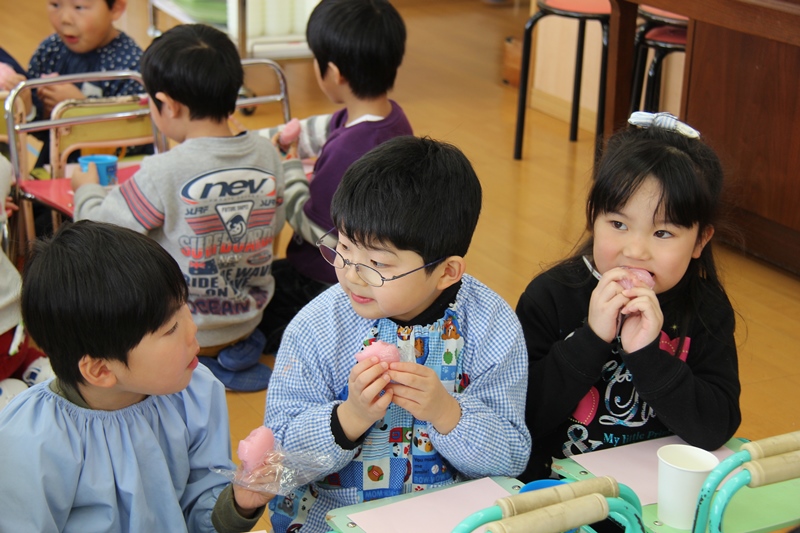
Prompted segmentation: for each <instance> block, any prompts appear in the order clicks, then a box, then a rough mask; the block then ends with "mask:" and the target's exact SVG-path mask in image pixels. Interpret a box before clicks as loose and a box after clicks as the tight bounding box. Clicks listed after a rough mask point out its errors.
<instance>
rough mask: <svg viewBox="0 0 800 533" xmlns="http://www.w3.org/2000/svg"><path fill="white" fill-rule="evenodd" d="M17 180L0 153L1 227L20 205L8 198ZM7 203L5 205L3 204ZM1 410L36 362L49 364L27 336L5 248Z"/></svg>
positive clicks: (1, 256) (1, 264)
mask: <svg viewBox="0 0 800 533" xmlns="http://www.w3.org/2000/svg"><path fill="white" fill-rule="evenodd" d="M12 183H13V171H12V169H11V163H9V162H8V160H7V159H6V158H5V157H3V156H1V155H0V228H2V227H3V225H5V223H6V221H7V220H8V217H9V216H10V215H11V213H12V212H13V211H14V210H16V209H17V206H16V205H15V204H13V203H12V202H11V198H10V197H9V198H7V197H8V194H9V191H10V190H11V184H12ZM3 204H4V205H3ZM0 280H2V282H0V410H2V409H3V407H5V406H6V404H7V403H8V402H9V401H10V400H11V398H13V397H14V396H15V395H16V394H18V393H19V392H21V391H23V390H25V389H26V388H27V387H28V384H27V383H26V382H25V381H23V380H22V378H23V377H25V374H26V372H27V371H28V369H29V368H30V367H31V365H32V364H34V362H37V361H38V364H40V365H42V364H43V365H45V367H46V368H43V370H49V365H48V364H47V359H42V358H44V357H45V355H44V354H43V353H42V352H41V351H40V350H39V349H37V348H36V346H34V345H33V343H32V342H31V341H30V338H28V336H27V335H25V330H24V328H23V326H22V317H21V316H20V311H19V297H20V287H21V283H22V281H21V279H20V276H19V272H18V271H17V268H16V267H15V266H14V265H13V264H12V263H11V261H10V260H9V258H8V256H7V255H6V254H5V251H4V250H0Z"/></svg>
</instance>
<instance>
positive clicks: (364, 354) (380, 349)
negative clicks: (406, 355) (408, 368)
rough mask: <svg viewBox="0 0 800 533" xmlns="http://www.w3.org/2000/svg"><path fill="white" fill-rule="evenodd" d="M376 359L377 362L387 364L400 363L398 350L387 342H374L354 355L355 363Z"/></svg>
mask: <svg viewBox="0 0 800 533" xmlns="http://www.w3.org/2000/svg"><path fill="white" fill-rule="evenodd" d="M373 356H374V357H377V358H378V361H386V362H387V363H399V362H400V350H398V349H397V346H395V345H394V344H389V343H388V342H383V341H375V342H373V343H372V344H370V345H369V346H367V347H366V348H364V349H363V350H361V351H360V352H358V353H357V354H356V361H359V362H361V361H363V360H364V359H369V358H370V357H373Z"/></svg>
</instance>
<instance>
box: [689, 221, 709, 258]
mask: <svg viewBox="0 0 800 533" xmlns="http://www.w3.org/2000/svg"><path fill="white" fill-rule="evenodd" d="M713 236H714V226H708V227H706V229H704V230H703V232H702V233H701V234H700V235H698V236H697V243H696V244H695V245H694V250H692V259H697V258H699V257H700V254H701V253H703V248H705V247H706V244H708V241H710V240H711V237H713Z"/></svg>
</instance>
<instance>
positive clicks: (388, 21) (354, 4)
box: [306, 0, 406, 99]
mask: <svg viewBox="0 0 800 533" xmlns="http://www.w3.org/2000/svg"><path fill="white" fill-rule="evenodd" d="M306 40H307V41H308V46H309V48H311V52H312V53H313V54H314V58H315V59H316V60H317V64H318V65H319V71H320V74H321V75H322V77H323V78H324V77H325V73H326V72H327V70H328V63H333V64H334V65H336V67H337V68H338V69H339V72H341V74H342V76H343V77H344V78H345V79H346V80H347V83H348V84H349V85H350V89H351V90H352V91H353V94H354V95H355V96H356V97H358V98H363V99H368V98H376V97H378V96H381V95H383V94H386V93H387V92H389V90H390V89H391V88H392V87H394V80H395V77H396V76H397V69H398V68H399V67H400V64H401V63H402V61H403V54H404V53H405V44H406V26H405V23H404V22H403V18H402V17H401V16H400V13H398V12H397V10H396V9H395V8H394V6H392V4H390V3H389V2H388V1H386V0H322V2H320V3H319V4H318V5H317V7H315V8H314V10H313V11H312V12H311V16H310V17H309V19H308V26H307V27H306Z"/></svg>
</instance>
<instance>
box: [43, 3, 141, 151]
mask: <svg viewBox="0 0 800 533" xmlns="http://www.w3.org/2000/svg"><path fill="white" fill-rule="evenodd" d="M127 2H128V0H58V1H48V2H47V14H48V17H49V19H50V24H52V26H53V29H55V33H54V34H52V35H51V36H50V37H48V38H47V39H45V40H44V41H42V43H41V44H40V45H39V48H38V49H37V50H36V51H35V52H34V53H33V56H32V57H31V61H30V66H29V67H28V78H31V79H33V78H43V77H49V76H57V75H62V76H63V75H66V74H80V73H85V72H100V71H108V70H135V71H138V70H139V60H140V58H141V55H142V50H141V48H139V46H138V45H137V44H136V43H135V42H134V41H133V39H131V38H130V37H128V36H127V35H126V34H125V33H124V32H121V31H119V30H118V29H116V28H115V27H114V22H115V21H116V20H119V18H120V17H121V16H122V14H123V13H124V12H125V8H126V7H127ZM141 92H142V86H141V85H140V84H139V83H138V82H136V81H134V80H121V81H104V82H101V83H100V84H99V85H95V84H94V83H90V82H86V83H83V84H81V86H78V85H73V84H59V85H48V86H46V87H41V88H39V89H37V90H36V96H37V98H36V99H35V100H34V104H35V105H36V108H37V117H38V118H39V119H44V118H48V117H50V111H52V109H53V107H55V106H56V104H58V103H59V102H62V101H64V100H67V99H71V98H74V99H81V98H89V97H93V96H121V95H128V94H138V93H141ZM38 138H39V139H40V140H42V141H43V142H44V146H43V147H42V150H41V152H40V153H39V158H38V159H37V162H36V165H35V166H36V167H41V166H43V165H44V164H45V163H49V162H50V149H49V146H50V145H49V134H48V133H47V132H44V133H43V134H41V135H39V136H38Z"/></svg>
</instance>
